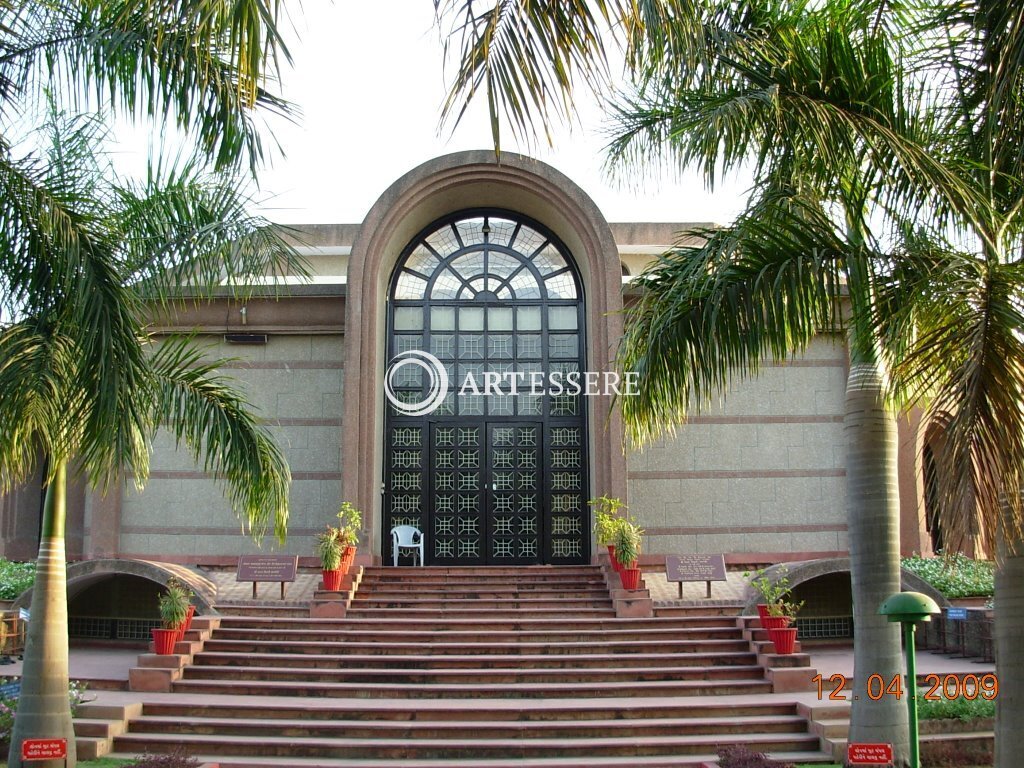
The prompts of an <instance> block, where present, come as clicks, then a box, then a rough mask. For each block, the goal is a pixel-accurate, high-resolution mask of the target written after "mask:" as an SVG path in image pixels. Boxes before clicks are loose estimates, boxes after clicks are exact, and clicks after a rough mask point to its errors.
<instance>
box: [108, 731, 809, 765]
mask: <svg viewBox="0 0 1024 768" xmlns="http://www.w3.org/2000/svg"><path fill="white" fill-rule="evenodd" d="M729 741H730V743H741V744H746V745H749V746H751V747H752V748H753V749H756V750H757V751H771V750H784V751H800V750H806V751H816V750H817V749H818V738H817V737H816V736H812V735H810V734H799V733H784V734H760V733H757V734H749V733H745V734H733V735H731V736H730V737H729ZM720 743H721V742H720V740H719V739H718V738H716V736H715V735H714V734H712V735H667V736H647V737H644V738H642V739H638V738H633V737H631V736H629V735H623V736H620V737H604V738H587V739H561V738H536V739H525V738H512V739H499V738H495V739H482V738H480V739H473V738H450V739H440V738H439V739H429V740H421V741H410V740H406V739H402V738H398V739H384V738H371V739H359V738H301V737H295V736H290V735H289V736H267V735H256V736H252V737H248V738H247V737H245V736H228V735H221V734H216V735H203V734H194V735H192V734H188V735H186V734H132V733H127V734H124V735H122V736H119V737H117V738H115V740H114V749H115V750H116V751H118V752H122V751H124V752H133V751H138V750H139V748H140V747H142V746H143V745H144V748H145V749H146V750H148V751H150V752H167V751H170V750H171V749H173V748H174V747H176V746H178V745H183V746H185V747H186V749H187V750H188V751H190V752H202V753H204V754H213V755H217V754H230V755H232V756H244V755H258V756H261V757H267V756H276V755H279V756H282V757H292V756H296V755H301V756H304V757H332V758H342V757H344V758H361V757H374V758H385V759H387V758H391V759H424V758H425V759H439V758H444V759H470V758H472V759H477V760H479V759H489V758H508V757H516V758H519V759H533V758H543V757H548V758H550V757H571V756H574V755H577V756H579V755H587V756H592V755H605V756H614V755H692V754H706V753H709V752H714V750H715V749H716V748H717V746H718V745H719V744H720Z"/></svg>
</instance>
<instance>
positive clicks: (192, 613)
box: [185, 603, 196, 632]
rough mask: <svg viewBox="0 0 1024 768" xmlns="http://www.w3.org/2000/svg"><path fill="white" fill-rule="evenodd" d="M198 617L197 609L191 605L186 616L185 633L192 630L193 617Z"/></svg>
mask: <svg viewBox="0 0 1024 768" xmlns="http://www.w3.org/2000/svg"><path fill="white" fill-rule="evenodd" d="M195 615H196V607H195V606H194V605H192V604H191V603H189V606H188V612H187V613H186V614H185V631H186V632H188V631H189V630H190V629H192V617H193V616H195Z"/></svg>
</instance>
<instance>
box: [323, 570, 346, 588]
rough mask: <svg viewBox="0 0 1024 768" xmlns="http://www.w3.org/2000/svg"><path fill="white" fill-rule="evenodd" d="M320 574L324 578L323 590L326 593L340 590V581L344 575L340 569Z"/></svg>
mask: <svg viewBox="0 0 1024 768" xmlns="http://www.w3.org/2000/svg"><path fill="white" fill-rule="evenodd" d="M321 573H322V574H323V577H324V589H326V590H327V591H328V592H337V591H338V590H340V589H341V579H342V576H343V575H344V574H343V573H342V572H341V569H340V568H338V569H336V570H333V571H321Z"/></svg>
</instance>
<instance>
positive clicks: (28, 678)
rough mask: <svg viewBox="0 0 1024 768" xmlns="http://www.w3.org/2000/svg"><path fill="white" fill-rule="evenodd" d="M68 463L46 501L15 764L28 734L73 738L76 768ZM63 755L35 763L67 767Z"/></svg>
mask: <svg viewBox="0 0 1024 768" xmlns="http://www.w3.org/2000/svg"><path fill="white" fill-rule="evenodd" d="M66 501H67V464H66V463H64V462H60V463H58V464H57V466H56V467H55V468H54V472H53V480H52V481H51V482H50V484H49V486H47V489H46V502H45V504H44V505H43V526H42V536H41V539H40V542H39V559H38V561H37V564H36V581H35V587H34V588H33V590H32V608H31V611H32V615H31V618H30V619H29V622H28V634H27V636H26V638H25V662H24V664H23V666H22V673H21V697H20V698H19V699H18V711H17V714H16V715H15V718H14V730H13V732H12V733H11V748H10V752H9V753H8V757H7V764H8V765H9V766H10V768H18V767H19V766H21V765H22V761H21V743H22V742H23V741H24V740H25V739H60V738H64V739H67V740H68V760H67V766H68V768H74V766H75V764H76V762H77V761H76V759H75V734H74V727H73V725H72V723H71V704H70V702H69V700H68V599H67V569H66V560H65V550H64V520H65V515H66V511H67V504H66ZM64 764H65V763H64V761H63V760H39V761H36V760H33V761H31V762H29V763H25V765H26V766H31V767H32V768H62V767H63V766H64Z"/></svg>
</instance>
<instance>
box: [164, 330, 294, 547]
mask: <svg viewBox="0 0 1024 768" xmlns="http://www.w3.org/2000/svg"><path fill="white" fill-rule="evenodd" d="M225 362H227V361H225V360H205V359H204V358H203V355H202V351H201V350H199V349H197V348H196V347H194V346H192V345H191V344H189V340H188V339H187V338H177V339H167V340H165V341H163V342H162V343H161V344H160V345H159V347H158V348H157V350H156V352H155V354H154V355H153V357H152V361H151V364H152V369H153V373H154V375H155V380H156V382H157V388H156V390H155V397H154V401H153V409H154V410H153V416H154V419H155V420H156V421H157V422H158V423H164V424H165V425H166V428H167V429H168V430H169V431H170V432H171V433H172V434H173V435H174V437H175V439H176V441H177V443H178V444H179V445H183V446H184V447H186V448H187V449H188V451H189V452H190V453H191V455H192V456H193V458H194V459H195V460H196V461H201V462H202V465H203V469H204V471H206V472H210V473H212V474H213V475H214V477H216V478H217V479H219V480H222V481H223V483H224V485H225V487H226V495H227V498H228V501H229V502H230V504H231V506H232V508H233V509H235V510H236V512H237V513H238V515H239V516H240V517H241V518H242V520H243V522H244V524H245V525H246V526H247V527H248V528H249V531H250V533H251V534H252V535H253V536H254V537H255V538H256V539H257V540H258V539H260V538H261V537H262V536H263V535H265V533H266V532H267V530H268V528H271V527H272V528H273V531H274V535H275V536H276V537H277V539H278V540H279V541H284V539H285V535H286V533H287V525H288V485H289V482H290V480H291V474H290V472H289V469H288V463H287V461H286V460H285V457H284V455H283V454H282V453H281V450H280V449H279V448H278V446H277V444H276V443H275V442H274V440H273V439H272V438H271V436H270V434H269V433H268V432H267V430H266V429H265V428H263V427H262V426H260V425H259V423H258V422H257V421H256V419H255V418H254V417H253V415H252V414H251V412H250V411H251V406H250V405H249V404H248V403H247V402H246V401H245V398H244V396H243V395H242V394H241V393H240V392H239V391H238V390H237V389H235V388H234V387H233V386H232V382H231V381H230V380H229V379H227V378H226V377H224V376H221V375H219V374H218V373H217V368H218V367H220V366H222V365H223V364H224V363H225Z"/></svg>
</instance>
